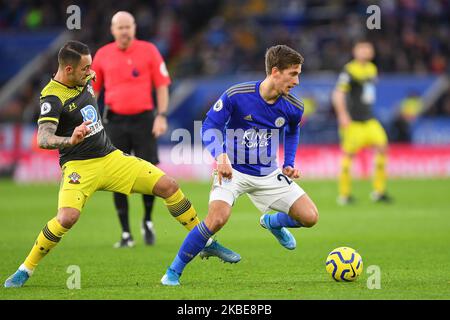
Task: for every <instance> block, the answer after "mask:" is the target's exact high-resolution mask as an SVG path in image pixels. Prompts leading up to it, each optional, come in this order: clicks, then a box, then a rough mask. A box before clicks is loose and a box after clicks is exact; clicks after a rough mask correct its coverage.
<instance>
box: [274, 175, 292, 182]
mask: <svg viewBox="0 0 450 320" xmlns="http://www.w3.org/2000/svg"><path fill="white" fill-rule="evenodd" d="M277 179H278V181H281V179H284V180H286V182H287V184H291V183H292V180H290V179H289V178H288V177H286V176H285V175H284V174H282V173H280V174H279V175H277Z"/></svg>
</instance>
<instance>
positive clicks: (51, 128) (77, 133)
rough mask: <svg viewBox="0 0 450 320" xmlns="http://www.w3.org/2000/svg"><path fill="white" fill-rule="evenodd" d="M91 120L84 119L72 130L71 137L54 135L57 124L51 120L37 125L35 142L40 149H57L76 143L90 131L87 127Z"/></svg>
mask: <svg viewBox="0 0 450 320" xmlns="http://www.w3.org/2000/svg"><path fill="white" fill-rule="evenodd" d="M91 122H92V121H85V122H83V123H82V124H81V125H79V126H78V127H76V128H75V129H74V130H73V133H72V136H71V137H60V136H57V135H55V132H56V129H57V126H56V124H54V123H51V122H44V123H42V124H40V125H39V128H38V135H37V140H38V141H37V142H38V145H39V148H41V149H59V148H65V147H70V146H73V145H76V144H78V143H80V142H82V141H83V140H84V138H85V137H86V135H88V134H89V132H91V130H90V129H89V128H88V127H87V125H88V124H90V123H91Z"/></svg>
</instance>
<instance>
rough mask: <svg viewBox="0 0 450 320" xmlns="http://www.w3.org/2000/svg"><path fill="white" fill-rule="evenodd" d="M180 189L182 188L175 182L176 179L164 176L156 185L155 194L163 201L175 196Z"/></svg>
mask: <svg viewBox="0 0 450 320" xmlns="http://www.w3.org/2000/svg"><path fill="white" fill-rule="evenodd" d="M179 188H180V186H179V185H178V183H177V182H176V181H175V179H173V178H172V177H169V176H163V177H162V178H161V179H160V180H159V181H158V182H157V184H156V185H155V188H154V189H153V194H154V195H155V196H158V197H161V198H163V199H167V198H169V197H170V196H172V195H174V194H175V192H177V191H178V189H179Z"/></svg>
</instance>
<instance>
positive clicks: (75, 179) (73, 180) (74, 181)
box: [69, 172, 81, 184]
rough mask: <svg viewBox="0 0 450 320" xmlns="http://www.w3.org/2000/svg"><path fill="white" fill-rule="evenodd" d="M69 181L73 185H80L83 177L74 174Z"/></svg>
mask: <svg viewBox="0 0 450 320" xmlns="http://www.w3.org/2000/svg"><path fill="white" fill-rule="evenodd" d="M69 179H70V181H69V183H71V184H80V179H81V176H80V175H79V174H78V173H76V172H72V173H71V174H70V175H69Z"/></svg>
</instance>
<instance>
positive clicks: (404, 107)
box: [393, 90, 423, 142]
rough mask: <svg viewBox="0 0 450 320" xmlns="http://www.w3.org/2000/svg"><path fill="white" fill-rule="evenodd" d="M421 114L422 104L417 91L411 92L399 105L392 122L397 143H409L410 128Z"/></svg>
mask: <svg viewBox="0 0 450 320" xmlns="http://www.w3.org/2000/svg"><path fill="white" fill-rule="evenodd" d="M422 112H423V102H422V99H421V98H420V95H419V94H418V92H417V91H415V90H413V91H411V92H410V93H409V94H408V96H407V97H406V98H405V99H403V100H402V101H401V103H400V109H399V113H398V115H397V117H396V118H395V120H394V137H393V138H394V139H395V141H399V142H411V127H412V125H413V124H414V122H415V121H416V119H417V118H418V117H419V116H420V115H421V114H422Z"/></svg>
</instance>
